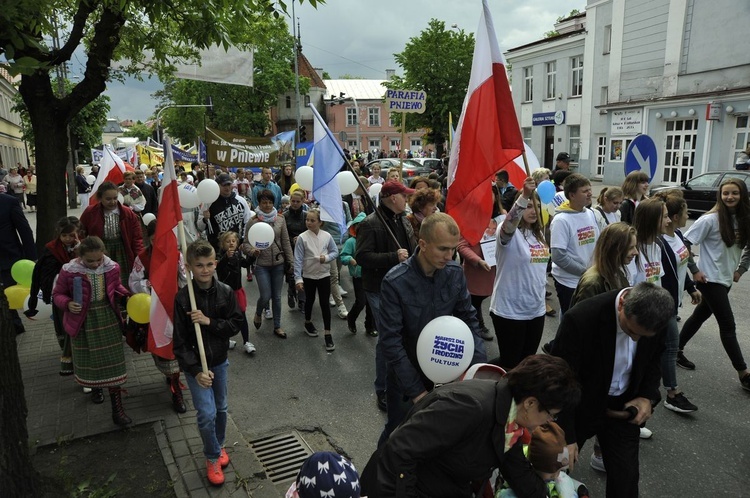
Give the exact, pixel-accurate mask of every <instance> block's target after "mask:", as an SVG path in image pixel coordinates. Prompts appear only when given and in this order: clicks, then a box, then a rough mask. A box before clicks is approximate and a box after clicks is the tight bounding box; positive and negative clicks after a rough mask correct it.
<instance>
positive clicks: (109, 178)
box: [89, 145, 126, 206]
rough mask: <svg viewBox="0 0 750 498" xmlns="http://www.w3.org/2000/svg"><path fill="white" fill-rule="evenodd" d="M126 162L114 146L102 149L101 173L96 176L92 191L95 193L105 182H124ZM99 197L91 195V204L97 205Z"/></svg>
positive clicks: (117, 183)
mask: <svg viewBox="0 0 750 498" xmlns="http://www.w3.org/2000/svg"><path fill="white" fill-rule="evenodd" d="M125 169H126V168H125V163H124V162H123V161H122V158H121V157H120V156H118V155H117V154H116V153H115V151H114V150H112V147H110V146H108V145H107V146H105V147H104V150H102V160H101V161H100V162H99V174H98V175H97V177H96V181H95V182H94V185H92V186H91V193H92V194H95V193H96V191H97V189H98V188H99V186H100V185H101V184H102V183H104V182H112V183H114V184H115V185H120V184H121V183H122V182H123V178H122V175H123V173H125ZM97 202H99V199H97V198H96V196H95V195H90V196H89V206H93V205H95V204H96V203H97Z"/></svg>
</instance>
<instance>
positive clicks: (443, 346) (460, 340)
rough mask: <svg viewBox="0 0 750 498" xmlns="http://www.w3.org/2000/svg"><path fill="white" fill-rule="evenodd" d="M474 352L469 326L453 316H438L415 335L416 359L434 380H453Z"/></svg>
mask: <svg viewBox="0 0 750 498" xmlns="http://www.w3.org/2000/svg"><path fill="white" fill-rule="evenodd" d="M473 356H474V337H473V336H472V334H471V330H470V329H469V326H468V325H466V324H465V323H464V322H463V321H462V320H460V319H458V318H456V317H455V316H439V317H437V318H435V319H433V320H431V321H430V323H428V324H427V325H425V327H424V328H423V329H422V332H421V333H420V334H419V339H417V361H419V367H420V368H421V369H422V372H424V374H425V375H426V376H427V378H428V379H430V380H432V381H433V382H434V383H436V384H445V383H446V382H451V381H454V380H456V379H457V378H459V377H460V376H461V374H463V373H464V371H466V369H467V368H468V367H469V364H470V363H471V359H472V357H473Z"/></svg>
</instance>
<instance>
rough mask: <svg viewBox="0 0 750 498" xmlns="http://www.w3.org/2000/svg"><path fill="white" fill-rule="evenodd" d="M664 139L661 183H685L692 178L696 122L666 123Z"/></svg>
mask: <svg viewBox="0 0 750 498" xmlns="http://www.w3.org/2000/svg"><path fill="white" fill-rule="evenodd" d="M666 137H667V143H666V146H665V147H664V178H663V181H664V182H666V183H677V184H679V183H682V182H685V181H687V180H689V179H690V178H692V177H693V167H694V166H695V144H696V142H697V141H698V120H697V119H675V120H672V121H667V133H666Z"/></svg>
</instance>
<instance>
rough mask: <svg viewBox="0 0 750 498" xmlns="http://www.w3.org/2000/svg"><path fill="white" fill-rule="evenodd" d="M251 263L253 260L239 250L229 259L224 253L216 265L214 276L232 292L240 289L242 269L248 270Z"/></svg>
mask: <svg viewBox="0 0 750 498" xmlns="http://www.w3.org/2000/svg"><path fill="white" fill-rule="evenodd" d="M253 261H255V258H252V257H247V256H245V255H244V254H243V253H242V251H240V250H239V249H238V250H237V251H235V252H234V254H233V255H232V257H231V258H230V257H228V256H227V255H226V253H223V254H220V255H219V262H218V263H217V265H216V276H217V277H218V278H219V281H220V282H224V283H225V284H227V285H228V286H229V287H231V288H232V290H238V289H240V288H242V269H243V268H250V267H251V266H252V265H253Z"/></svg>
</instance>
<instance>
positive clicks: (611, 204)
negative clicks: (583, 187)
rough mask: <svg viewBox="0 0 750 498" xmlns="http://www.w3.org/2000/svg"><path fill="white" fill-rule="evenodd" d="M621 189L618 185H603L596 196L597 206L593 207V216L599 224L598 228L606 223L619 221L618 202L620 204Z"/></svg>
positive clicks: (602, 227)
mask: <svg viewBox="0 0 750 498" xmlns="http://www.w3.org/2000/svg"><path fill="white" fill-rule="evenodd" d="M622 198H623V195H622V189H621V188H620V187H604V188H603V189H602V191H601V192H599V197H597V198H596V203H597V204H598V206H596V208H594V216H596V222H597V223H598V224H599V230H604V229H605V228H606V227H607V225H609V224H611V223H617V222H618V221H620V218H621V215H620V204H622Z"/></svg>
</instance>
